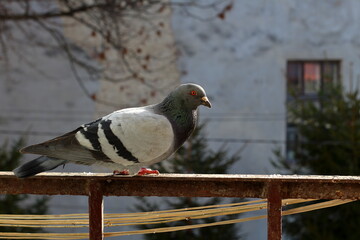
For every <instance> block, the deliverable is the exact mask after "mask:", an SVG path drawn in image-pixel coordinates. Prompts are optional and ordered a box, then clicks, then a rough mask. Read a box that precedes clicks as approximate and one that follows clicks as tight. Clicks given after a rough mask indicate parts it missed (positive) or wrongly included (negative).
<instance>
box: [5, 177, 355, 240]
mask: <svg viewBox="0 0 360 240" xmlns="http://www.w3.org/2000/svg"><path fill="white" fill-rule="evenodd" d="M0 194H41V195H86V196H88V199H89V235H90V239H91V240H95V239H96V240H99V239H103V226H104V224H103V196H163V197H165V196H167V197H239V198H263V199H267V200H268V239H269V240H280V239H281V232H282V231H281V218H282V215H281V213H282V209H281V208H282V207H281V200H282V199H286V198H298V199H353V200H359V199H360V177H355V176H297V175H230V174H225V175H217V174H160V175H158V176H141V177H129V176H119V177H117V176H116V177H114V176H112V175H109V174H82V173H43V174H40V175H38V176H35V177H31V178H28V179H18V178H16V177H15V176H14V175H13V174H12V173H11V172H1V173H0Z"/></svg>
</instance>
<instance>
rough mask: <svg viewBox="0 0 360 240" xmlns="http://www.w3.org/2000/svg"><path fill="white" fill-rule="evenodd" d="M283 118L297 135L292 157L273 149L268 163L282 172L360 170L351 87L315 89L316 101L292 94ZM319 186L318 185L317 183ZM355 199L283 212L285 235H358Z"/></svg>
mask: <svg viewBox="0 0 360 240" xmlns="http://www.w3.org/2000/svg"><path fill="white" fill-rule="evenodd" d="M288 111H289V112H288V114H289V118H290V119H289V120H290V121H291V122H293V123H294V124H295V125H296V126H297V128H298V132H299V135H300V143H299V145H298V148H297V151H296V153H295V159H296V162H295V163H289V162H287V161H286V158H285V157H284V156H282V155H281V152H280V151H278V150H276V151H275V155H276V156H277V161H273V162H274V165H275V166H276V167H277V168H278V169H279V170H281V171H284V172H286V173H296V174H298V173H301V174H324V175H355V176H358V175H360V168H359V164H360V100H359V94H358V92H357V91H354V92H350V93H344V91H343V89H342V88H341V87H334V88H331V89H327V92H326V94H325V93H319V100H318V101H301V100H297V101H295V102H293V103H291V105H290V106H289V108H288ZM319 191H321V189H319ZM359 216H360V204H359V202H355V203H351V204H346V205H343V206H338V207H334V208H330V209H324V210H319V211H315V212H309V213H303V214H298V215H295V216H292V217H286V218H284V230H285V232H286V233H287V234H288V235H289V236H291V239H313V240H323V239H327V240H332V239H334V240H335V239H349V240H352V239H354V240H355V239H360V231H359V226H360V217H359Z"/></svg>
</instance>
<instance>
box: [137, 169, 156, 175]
mask: <svg viewBox="0 0 360 240" xmlns="http://www.w3.org/2000/svg"><path fill="white" fill-rule="evenodd" d="M148 174H156V175H159V174H160V173H159V171H158V170H152V169H150V168H141V169H140V170H139V171H138V173H137V175H139V176H143V175H148Z"/></svg>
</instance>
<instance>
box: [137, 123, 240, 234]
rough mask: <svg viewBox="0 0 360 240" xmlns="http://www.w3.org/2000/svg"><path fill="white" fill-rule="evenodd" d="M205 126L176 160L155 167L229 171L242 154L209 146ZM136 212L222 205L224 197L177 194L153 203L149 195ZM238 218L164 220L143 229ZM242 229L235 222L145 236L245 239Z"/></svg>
mask: <svg viewBox="0 0 360 240" xmlns="http://www.w3.org/2000/svg"><path fill="white" fill-rule="evenodd" d="M202 129H203V126H199V127H197V129H196V130H195V131H194V133H193V135H192V137H191V138H190V139H189V140H188V141H187V142H186V143H185V144H184V146H182V147H181V148H180V149H179V150H178V151H177V153H176V154H175V155H174V157H173V158H172V159H169V160H168V161H165V162H162V163H159V164H156V165H155V166H154V168H155V169H158V170H159V171H160V172H161V173H167V172H170V173H174V172H175V173H209V174H211V173H213V174H222V173H227V172H228V169H229V168H230V167H231V166H232V165H233V164H234V163H235V162H236V161H238V160H239V159H240V157H239V154H234V155H232V156H228V154H227V151H226V150H225V148H224V147H223V148H221V149H220V150H219V151H216V152H215V151H212V150H211V149H209V148H208V146H207V141H206V139H205V138H204V136H203V134H202ZM138 200H139V201H138V203H137V204H136V205H135V211H146V212H148V211H158V210H164V209H180V208H189V207H199V206H204V205H212V204H221V203H223V202H224V199H221V198H217V197H213V198H190V197H173V198H162V199H161V200H160V201H157V202H152V201H150V200H148V199H146V198H138ZM237 217H238V214H237V215H230V216H220V217H213V218H206V219H192V220H189V221H183V222H174V223H164V224H156V225H142V226H140V227H139V228H140V229H150V228H158V227H173V226H180V225H186V224H200V223H210V222H216V221H223V220H230V219H235V218H237ZM238 232H239V228H236V226H235V225H234V224H231V225H223V226H215V227H207V228H199V229H193V230H183V231H176V232H168V233H158V234H147V235H144V238H145V239H149V240H151V239H156V240H162V239H164V240H165V239H176V240H177V239H187V240H203V239H207V240H218V239H227V240H232V239H234V240H235V239H241V236H240V235H239V233H238Z"/></svg>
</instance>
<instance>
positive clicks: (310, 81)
mask: <svg viewBox="0 0 360 240" xmlns="http://www.w3.org/2000/svg"><path fill="white" fill-rule="evenodd" d="M339 81H340V61H338V60H324V61H288V63H287V95H288V98H289V99H291V98H292V96H294V95H295V96H297V97H302V98H314V97H315V98H316V97H317V93H318V92H319V91H320V90H322V91H326V88H327V87H329V86H331V85H332V84H335V83H339Z"/></svg>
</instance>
